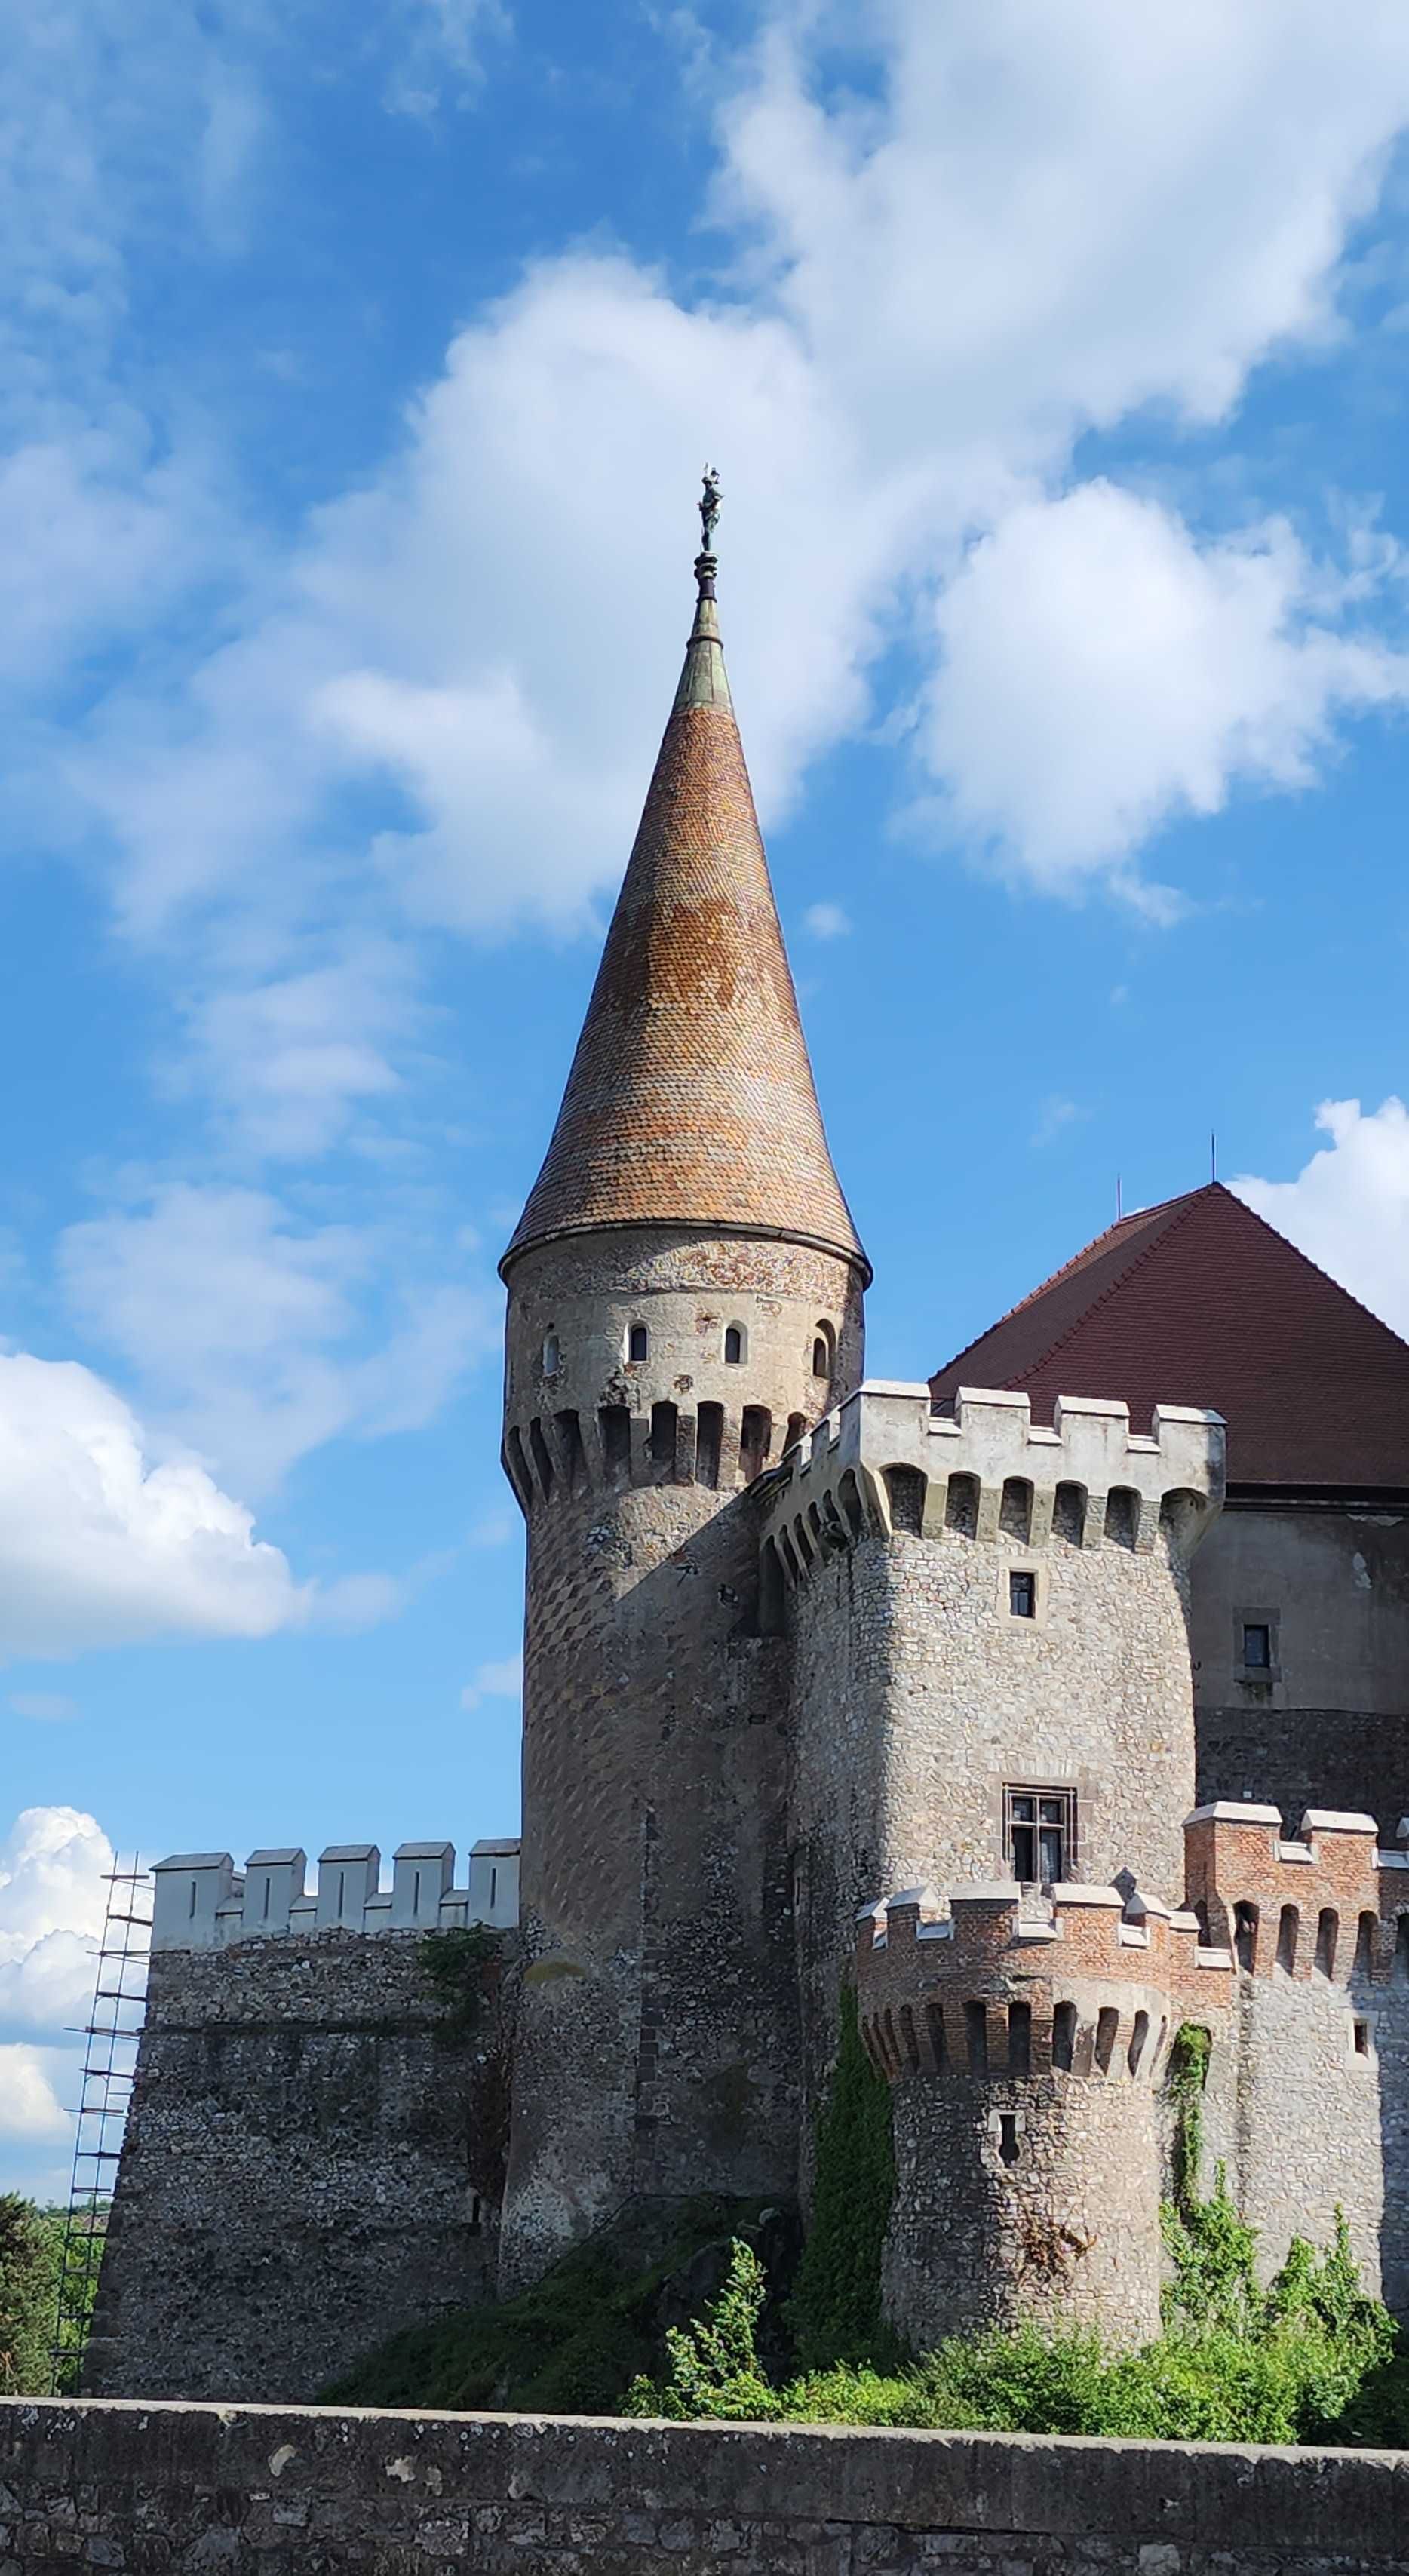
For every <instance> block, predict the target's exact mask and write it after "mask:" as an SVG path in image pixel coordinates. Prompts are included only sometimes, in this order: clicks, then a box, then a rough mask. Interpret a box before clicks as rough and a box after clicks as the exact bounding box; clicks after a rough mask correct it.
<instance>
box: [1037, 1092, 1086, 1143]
mask: <svg viewBox="0 0 1409 2576" xmlns="http://www.w3.org/2000/svg"><path fill="white" fill-rule="evenodd" d="M1086 1115H1087V1112H1086V1111H1085V1110H1084V1109H1083V1108H1082V1107H1081V1104H1080V1102H1079V1101H1075V1100H1068V1099H1067V1097H1066V1095H1065V1093H1064V1092H1060V1091H1049V1093H1048V1094H1047V1097H1046V1099H1045V1100H1044V1101H1043V1102H1042V1103H1041V1105H1040V1107H1039V1109H1038V1112H1037V1124H1036V1126H1035V1127H1034V1129H1033V1131H1032V1142H1033V1144H1034V1145H1039V1146H1040V1145H1051V1144H1055V1142H1056V1140H1057V1138H1058V1137H1059V1136H1060V1135H1061V1134H1062V1132H1063V1130H1064V1129H1065V1128H1067V1127H1070V1126H1071V1125H1072V1124H1073V1123H1074V1122H1075V1121H1076V1120H1077V1119H1080V1118H1084V1117H1085V1116H1086Z"/></svg>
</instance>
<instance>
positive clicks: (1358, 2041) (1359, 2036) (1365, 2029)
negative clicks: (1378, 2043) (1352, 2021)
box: [1355, 2021, 1370, 2057]
mask: <svg viewBox="0 0 1409 2576" xmlns="http://www.w3.org/2000/svg"><path fill="white" fill-rule="evenodd" d="M1355 2054H1356V2056H1357V2057H1368V2056H1369V2054H1370V2025H1369V2023H1368V2022H1367V2021H1357V2022H1356V2025H1355Z"/></svg>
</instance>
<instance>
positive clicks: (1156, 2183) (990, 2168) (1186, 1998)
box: [856, 1802, 1409, 2346]
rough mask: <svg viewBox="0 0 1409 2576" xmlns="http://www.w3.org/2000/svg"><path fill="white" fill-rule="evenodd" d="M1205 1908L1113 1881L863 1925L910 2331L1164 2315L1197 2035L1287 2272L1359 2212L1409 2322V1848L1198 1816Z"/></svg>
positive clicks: (1019, 1891) (1198, 1880) (1265, 2252)
mask: <svg viewBox="0 0 1409 2576" xmlns="http://www.w3.org/2000/svg"><path fill="white" fill-rule="evenodd" d="M1184 1834H1185V1847H1186V1858H1187V1898H1186V1903H1185V1905H1184V1906H1183V1907H1182V1908H1181V1909H1179V1910H1178V1911H1171V1910H1170V1909H1169V1908H1168V1907H1167V1906H1165V1905H1164V1904H1163V1903H1162V1902H1161V1901H1160V1899H1159V1898H1157V1897H1153V1896H1150V1895H1148V1894H1147V1893H1145V1892H1144V1891H1143V1890H1142V1889H1141V1888H1140V1887H1139V1885H1138V1883H1137V1881H1136V1880H1135V1878H1134V1877H1133V1875H1132V1874H1131V1873H1129V1872H1124V1873H1122V1875H1121V1878H1120V1882H1119V1884H1114V1885H1111V1886H1109V1887H1101V1886H1092V1885H1081V1884H1075V1885H1066V1884H1058V1885H1056V1886H1054V1887H1052V1888H1050V1889H1048V1890H1045V1891H1044V1890H1041V1889H1039V1888H1035V1887H1019V1886H1018V1885H1017V1884H1016V1883H997V1884H994V1885H991V1886H988V1887H978V1886H972V1885H970V1886H962V1885H961V1886H957V1887H955V1888H953V1889H951V1891H950V1894H949V1899H948V1907H947V1911H946V1910H945V1908H944V1907H943V1905H942V1904H941V1900H940V1898H939V1896H938V1894H937V1893H936V1891H935V1889H934V1888H933V1887H932V1886H929V1885H925V1886H920V1887H913V1888H908V1889H905V1890H903V1891H902V1892H900V1893H899V1894H896V1895H892V1896H890V1897H887V1898H885V1899H883V1900H882V1901H881V1902H880V1903H878V1904H875V1905H872V1906H869V1907H866V1908H865V1909H863V1911H862V1914H861V1916H860V1919H859V1924H858V1937H857V1950H856V1982H857V1996H858V2006H859V2013H860V2027H861V2035H862V2039H863V2042H864V2044H865V2046H866V2048H867V2050H868V2053H869V2054H870V2057H871V2060H872V2063H873V2065H874V2066H875V2067H876V2069H877V2071H878V2073H880V2074H881V2075H882V2076H883V2077H884V2078H885V2080H886V2081H887V2082H888V2083H889V2084H890V2085H891V2086H892V2088H893V2101H894V2122H895V2143H896V2193H895V2202H894V2207H893V2212H892V2219H891V2227H890V2232H889V2236H888V2239H887V2245H886V2255H885V2303H886V2312H887V2314H888V2316H889V2317H890V2318H891V2320H892V2322H893V2323H894V2324H895V2325H896V2326H897V2327H898V2328H899V2329H900V2330H901V2331H902V2332H903V2333H904V2334H905V2336H906V2337H907V2339H909V2340H910V2341H911V2342H912V2343H914V2344H917V2345H920V2346H923V2345H924V2344H926V2343H929V2342H932V2341H934V2340H935V2339H936V2338H937V2337H938V2336H940V2335H941V2334H944V2333H946V2332H953V2331H954V2330H955V2328H956V2327H962V2326H976V2325H981V2324H986V2323H990V2322H1002V2323H1008V2324H1011V2323H1016V2322H1018V2321H1020V2320H1021V2319H1022V2318H1024V2317H1034V2318H1036V2319H1038V2320H1039V2321H1040V2322H1043V2323H1048V2324H1050V2323H1052V2322H1053V2321H1054V2320H1055V2319H1056V2318H1058V2317H1059V2316H1063V2315H1065V2316H1069V2317H1073V2318H1076V2319H1079V2320H1082V2321H1085V2322H1089V2323H1095V2324H1099V2325H1100V2327H1101V2328H1102V2330H1103V2331H1104V2332H1105V2333H1106V2334H1108V2335H1110V2336H1112V2337H1114V2338H1116V2339H1123V2340H1126V2341H1138V2340H1140V2339H1141V2338H1143V2337H1144V2336H1147V2335H1149V2334H1153V2333H1154V2332H1155V2331H1156V2330H1157V2327H1158V2321H1159V2284H1160V2233H1159V2203H1160V2199H1161V2196H1162V2192H1163V2190H1164V2189H1165V2188H1166V2177H1165V2172H1164V2166H1165V2152H1166V2145H1167V2140H1166V2136H1165V2131H1166V2128H1167V2118H1165V2117H1161V2113H1160V2107H1159V2101H1158V2095H1159V2088H1160V2087H1161V2084H1162V2081H1163V2077H1164V2074H1165V2071H1166V2068H1167V2064H1168V2057H1169V2049H1170V2045H1171V2043H1172V2042H1173V2039H1174V2037H1175V2035H1176V2033H1177V2032H1178V2030H1179V2029H1180V2027H1181V2026H1182V2025H1185V2024H1189V2023H1192V2024H1195V2025H1197V2026H1200V2027H1202V2028H1204V2029H1205V2030H1207V2032H1208V2033H1209V2036H1210V2039H1211V2042H1212V2048H1211V2057H1210V2066H1209V2076H1208V2086H1207V2098H1206V2106H1205V2115H1204V2125H1205V2128H1206V2132H1207V2140H1206V2154H1205V2170H1204V2175H1203V2181H1204V2184H1205V2187H1207V2184H1208V2182H1209V2181H1210V2179H1211V2173H1212V2167H1213V2164H1214V2161H1215V2160H1218V2161H1221V2162H1223V2163H1224V2164H1225V2165H1226V2166H1227V2169H1228V2175H1229V2181H1230V2185H1231V2187H1232V2190H1233V2194H1234V2197H1235V2199H1236V2201H1237V2203H1238V2206H1239V2208H1240V2209H1241V2210H1242V2212H1243V2214H1244V2216H1245V2217H1247V2218H1248V2219H1250V2220H1251V2221H1252V2222H1253V2223H1254V2225H1256V2226H1257V2227H1258V2228H1259V2230H1260V2231H1261V2245H1260V2254H1261V2259H1262V2263H1263V2268H1264V2270H1265V2271H1271V2270H1272V2269H1274V2268H1275V2267H1276V2265H1277V2264H1279V2263H1280V2262H1281V2261H1282V2260H1283V2258H1284V2256H1285V2254H1286V2250H1287V2246H1288V2244H1289V2242H1290V2240H1291V2238H1292V2236H1293V2235H1295V2234H1301V2235H1305V2236H1309V2237H1310V2238H1311V2239H1312V2240H1313V2242H1318V2243H1323V2244H1324V2243H1327V2242H1329V2240H1330V2238H1331V2235H1332V2232H1333V2229H1334V2226H1335V2223H1336V2214H1337V2212H1338V2211H1341V2212H1343V2213H1344V2216H1345V2218H1346V2221H1347V2224H1348V2226H1349V2229H1350V2234H1351V2240H1352V2245H1353V2248H1354V2251H1355V2254H1356V2257H1357V2260H1358V2261H1359V2263H1360V2265H1361V2268H1362V2272H1363V2274H1364V2277H1365V2278H1366V2281H1367V2283H1368V2285H1369V2286H1371V2287H1373V2288H1377V2289H1378V2288H1381V2287H1382V2288H1383V2293H1384V2296H1385V2297H1386V2299H1387V2301H1388V2302H1389V2304H1390V2305H1391V2306H1392V2307H1394V2308H1395V2309H1396V2310H1397V2312H1399V2313H1401V2314H1403V2313H1406V2311H1409V2259H1406V2242H1405V2224H1404V2220H1403V2218H1402V2217H1401V2215H1400V2212H1401V2209H1402V2206H1403V2201H1404V2193H1405V2184H1406V2181H1409V2165H1407V2164H1406V2162H1405V2154H1406V2142H1407V2141H1409V1852H1405V1851H1404V1850H1395V1851H1384V1850H1382V1849H1380V1848H1379V1847H1378V1840H1377V1835H1376V1830H1375V1823H1374V1819H1373V1818H1372V1817H1370V1816H1368V1815H1356V1814H1345V1813H1339V1812H1336V1811H1331V1810H1324V1809H1311V1810H1309V1811H1308V1813H1307V1814H1306V1816H1305V1817H1304V1818H1303V1820H1302V1827H1301V1832H1300V1835H1299V1836H1298V1837H1296V1838H1295V1839H1289V1838H1287V1837H1286V1836H1285V1835H1284V1834H1283V1832H1282V1820H1281V1815H1280V1811H1279V1810H1278V1809H1277V1808H1275V1807H1271V1806H1256V1805H1253V1804H1252V1803H1250V1802H1248V1803H1242V1802H1240V1803H1238V1804H1231V1803H1230V1804H1223V1805H1219V1804H1214V1805H1211V1806H1208V1807H1203V1808H1198V1809H1196V1810H1195V1811H1194V1812H1193V1814H1191V1815H1190V1816H1189V1817H1188V1818H1187V1819H1186V1823H1185V1828H1184Z"/></svg>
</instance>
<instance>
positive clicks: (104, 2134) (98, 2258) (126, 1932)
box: [52, 1852, 152, 2394]
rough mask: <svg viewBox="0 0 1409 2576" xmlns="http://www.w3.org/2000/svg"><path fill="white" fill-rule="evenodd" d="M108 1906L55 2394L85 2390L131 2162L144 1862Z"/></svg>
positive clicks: (63, 2281)
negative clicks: (109, 2249)
mask: <svg viewBox="0 0 1409 2576" xmlns="http://www.w3.org/2000/svg"><path fill="white" fill-rule="evenodd" d="M107 1886H108V1901H107V1906H106V1908H105V1911H104V1915H103V1932H102V1938H101V1940H100V1942H99V1944H98V1959H97V1973H96V1976H95V1978H94V1986H93V2009H92V2012H91V2014H90V2016H89V2019H88V2020H87V2022H85V2023H84V2025H83V2028H82V2030H81V2031H80V2032H79V2033H78V2036H79V2037H81V2038H82V2040H83V2042H84V2053H83V2078H82V2084H81V2087H80V2092H79V2099H78V2101H77V2103H76V2104H74V2106H73V2110H74V2123H75V2125H74V2137H73V2172H72V2176H71V2179H70V2183H69V2199H68V2210H67V2214H66V2216H65V2220H64V2240H63V2250H62V2254H61V2256H60V2261H59V2294H58V2304H57V2308H56V2311H55V2318H54V2342H53V2347H52V2361H53V2374H52V2382H53V2387H54V2390H55V2393H56V2394H59V2393H65V2392H67V2393H69V2394H73V2393H75V2392H76V2391H77V2388H78V2386H79V2382H80V2378H81V2374H82V2368H83V2356H84V2352H85V2350H86V2348H87V2344H88V2334H89V2327H90V2323H91V2320H92V2314H93V2300H94V2295H95V2293H96V2290H97V2287H98V2270H99V2266H100V2264H101V2262H102V2259H103V2240H104V2237H105V2235H106V2232H107V2223H108V2207H109V2204H110V2202H111V2199H112V2186H113V2182H114V2179H115V2168H116V2165H117V2160H118V2157H119V2156H120V2154H121V2152H122V2129H123V2123H124V2121H125V2120H126V2118H127V2106H128V2103H129V2102H130V2100H131V2098H132V2083H133V2078H134V2076H135V2074H136V2072H137V2043H138V2040H139V2039H140V2037H141V2034H142V2018H143V2014H144V2011H145V2009H146V1999H147V1961H148V1957H149V1955H150V1951H151V1937H152V1910H151V1899H152V1876H151V1872H150V1870H146V1869H144V1868H143V1867H142V1863H141V1858H140V1855H139V1854H138V1853H136V1852H134V1853H133V1855H132V1866H131V1868H130V1869H124V1867H123V1865H122V1858H121V1855H120V1854H119V1855H118V1856H117V1858H116V1860H115V1864H114V1866H113V1868H112V1869H111V1870H110V1871H109V1872H108V1874H107Z"/></svg>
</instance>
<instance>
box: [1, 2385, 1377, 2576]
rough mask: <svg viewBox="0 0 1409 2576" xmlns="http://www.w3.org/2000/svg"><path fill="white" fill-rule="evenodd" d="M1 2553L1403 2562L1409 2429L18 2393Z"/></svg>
mask: <svg viewBox="0 0 1409 2576" xmlns="http://www.w3.org/2000/svg"><path fill="white" fill-rule="evenodd" d="M0 2491H3V2493H4V2498H5V2501H4V2520H3V2524H0V2552H3V2553H4V2554H3V2555H0V2566H4V2567H6V2568H7V2569H10V2570H14V2571H16V2576H28V2572H29V2571H31V2570H43V2571H44V2576H50V2571H51V2570H52V2568H53V2566H54V2563H55V2561H56V2560H59V2559H69V2560H73V2561H75V2562H77V2563H78V2564H79V2565H80V2566H82V2565H86V2566H89V2567H112V2568H118V2569H122V2570H132V2571H134V2572H135V2576H146V2571H157V2570H166V2569H168V2568H169V2569H172V2570H182V2571H191V2576H196V2571H212V2576H215V2571H220V2576H246V2571H253V2570H255V2569H258V2570H260V2571H262V2576H286V2571H287V2576H295V2571H297V2576H343V2571H346V2576H440V2571H442V2570H443V2571H445V2576H450V2571H452V2570H453V2571H455V2572H456V2576H459V2571H465V2576H508V2571H510V2570H513V2571H517V2576H581V2572H582V2571H585V2570H588V2569H590V2570H592V2571H593V2576H654V2571H656V2570H664V2569H671V2570H673V2571H675V2576H888V2571H893V2576H919V2571H921V2570H931V2569H934V2568H936V2567H939V2568H949V2569H953V2570H955V2571H957V2576H1017V2571H1018V2570H1022V2571H1024V2576H1069V2571H1073V2570H1077V2569H1081V2570H1094V2571H1099V2576H1107V2571H1108V2572H1109V2576H1395V2571H1400V2570H1404V2569H1406V2568H1409V2540H1407V2539H1406V2537H1405V2535H1406V2532H1409V2455H1405V2454H1403V2453H1398V2452H1373V2451H1361V2452H1345V2451H1310V2450H1307V2451H1277V2450H1253V2449H1233V2448H1225V2447H1222V2446H1219V2445H1206V2446H1193V2445H1188V2446H1186V2445H1183V2444H1175V2443H1139V2442H1086V2441H1075V2440H1064V2439H1058V2438H1052V2439H1038V2438H1029V2437H1022V2436H1010V2435H1002V2434H991V2433H990V2434H983V2433H870V2432H859V2431H858V2432H854V2431H840V2430H830V2431H829V2430H827V2429H825V2428H817V2429H813V2428H810V2427H809V2428H803V2427H786V2428H785V2427H782V2426H757V2425H708V2426H706V2425H689V2424H637V2423H618V2422H605V2421H598V2420H594V2419H591V2418H576V2419H559V2418H553V2417H547V2416H523V2415H501V2416H493V2415H423V2416H411V2415H385V2414H373V2413H349V2414H344V2413H335V2412H332V2411H315V2412H306V2411H301V2410H299V2409H296V2408H292V2407H244V2406H219V2407H217V2406H162V2405H141V2404H131V2405H121V2404H107V2405H102V2404H93V2403H84V2402H76V2403H75V2402H70V2403H67V2404H66V2403H64V2402H63V2401H61V2400H55V2401H52V2402H46V2403H42V2404H39V2403H35V2402H33V2401H31V2400H27V2399H22V2398H10V2399H4V2400H0Z"/></svg>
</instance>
